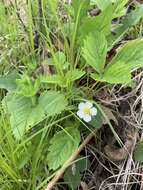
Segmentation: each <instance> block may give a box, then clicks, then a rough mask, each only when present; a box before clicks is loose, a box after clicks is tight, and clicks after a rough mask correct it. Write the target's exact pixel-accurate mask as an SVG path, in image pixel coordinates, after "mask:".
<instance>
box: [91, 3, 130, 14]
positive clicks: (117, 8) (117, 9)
mask: <svg viewBox="0 0 143 190" xmlns="http://www.w3.org/2000/svg"><path fill="white" fill-rule="evenodd" d="M128 1H129V0H91V5H97V6H98V8H99V9H101V10H102V11H103V10H104V9H106V8H107V6H109V4H111V3H112V4H113V7H114V8H113V18H117V17H121V16H123V15H125V13H126V7H125V5H126V4H127V3H128Z"/></svg>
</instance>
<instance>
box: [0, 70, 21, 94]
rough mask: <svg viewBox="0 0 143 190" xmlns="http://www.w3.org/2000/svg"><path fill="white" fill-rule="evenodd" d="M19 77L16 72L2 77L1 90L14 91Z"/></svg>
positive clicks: (0, 78)
mask: <svg viewBox="0 0 143 190" xmlns="http://www.w3.org/2000/svg"><path fill="white" fill-rule="evenodd" d="M17 78H18V75H17V73H16V72H14V73H11V74H8V75H3V76H0V88H2V89H6V90H8V91H12V90H14V89H16V79H17Z"/></svg>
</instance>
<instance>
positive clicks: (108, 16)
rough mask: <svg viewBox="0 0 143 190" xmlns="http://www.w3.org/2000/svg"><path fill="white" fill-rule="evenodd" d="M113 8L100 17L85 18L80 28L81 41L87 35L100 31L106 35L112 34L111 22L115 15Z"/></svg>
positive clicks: (110, 6)
mask: <svg viewBox="0 0 143 190" xmlns="http://www.w3.org/2000/svg"><path fill="white" fill-rule="evenodd" d="M112 9H113V7H112V5H109V6H108V7H107V8H106V9H105V10H104V11H103V12H101V13H100V15H98V16H96V17H88V18H85V19H84V21H83V24H82V25H81V26H80V31H79V32H80V41H82V40H83V39H84V38H85V36H86V35H88V34H89V33H91V32H95V31H96V30H98V31H99V32H102V33H104V34H105V35H109V34H110V28H111V20H112V14H113V10H112Z"/></svg>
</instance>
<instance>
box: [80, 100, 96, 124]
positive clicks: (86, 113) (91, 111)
mask: <svg viewBox="0 0 143 190" xmlns="http://www.w3.org/2000/svg"><path fill="white" fill-rule="evenodd" d="M78 109H79V110H78V112H77V115H78V116H79V117H80V118H81V119H83V120H84V121H86V122H90V121H91V120H92V116H95V115H97V109H96V108H95V107H93V104H92V103H91V102H85V103H84V102H82V103H80V104H79V105H78Z"/></svg>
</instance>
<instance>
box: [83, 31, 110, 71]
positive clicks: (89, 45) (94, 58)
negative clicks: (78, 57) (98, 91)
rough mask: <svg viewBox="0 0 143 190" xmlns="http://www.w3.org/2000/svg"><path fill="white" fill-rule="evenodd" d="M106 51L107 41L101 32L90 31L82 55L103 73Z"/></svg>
mask: <svg viewBox="0 0 143 190" xmlns="http://www.w3.org/2000/svg"><path fill="white" fill-rule="evenodd" d="M106 53H107V41H106V38H105V36H104V34H102V33H101V32H95V33H90V34H89V35H88V36H87V37H86V39H85V41H84V47H83V57H84V58H85V60H86V62H87V64H89V65H91V66H92V67H93V68H94V69H95V70H96V71H97V72H98V73H100V74H101V73H103V71H104V66H105V60H106Z"/></svg>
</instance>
